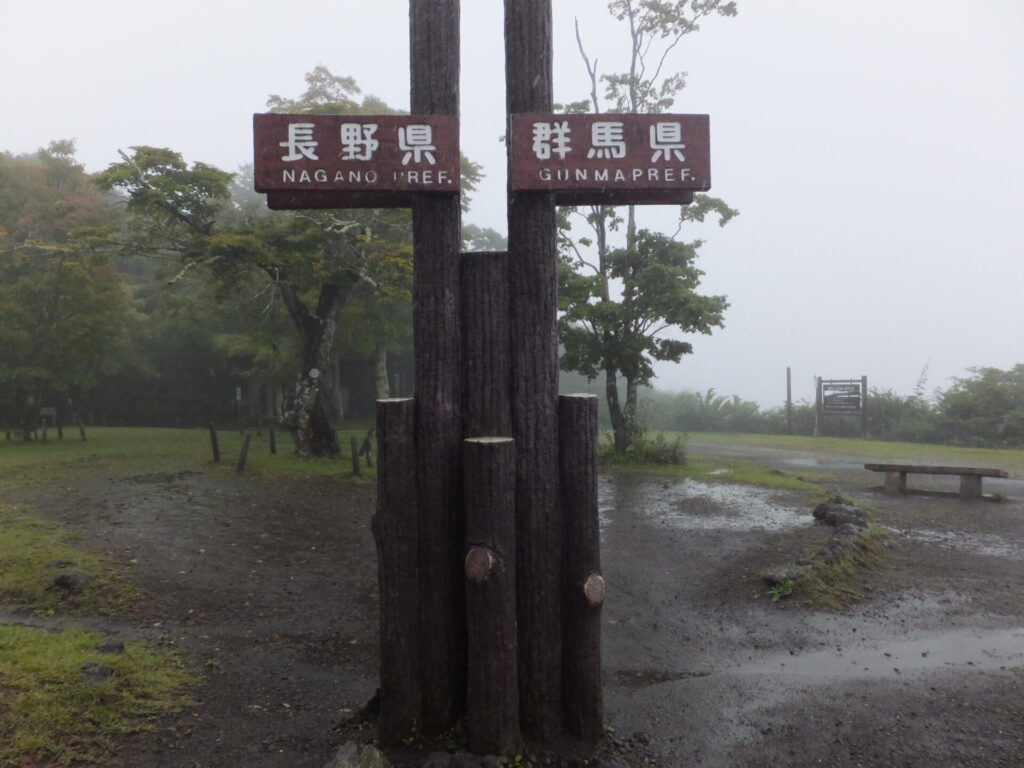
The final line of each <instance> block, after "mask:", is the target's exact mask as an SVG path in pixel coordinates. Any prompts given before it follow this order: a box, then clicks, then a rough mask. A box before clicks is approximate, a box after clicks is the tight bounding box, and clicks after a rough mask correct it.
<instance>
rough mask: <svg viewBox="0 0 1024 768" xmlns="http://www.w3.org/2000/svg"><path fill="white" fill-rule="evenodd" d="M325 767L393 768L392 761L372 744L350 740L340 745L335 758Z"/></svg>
mask: <svg viewBox="0 0 1024 768" xmlns="http://www.w3.org/2000/svg"><path fill="white" fill-rule="evenodd" d="M324 768H391V761H390V760H388V759H387V757H385V756H384V753H383V752H381V751H380V750H379V749H377V748H376V747H374V746H373V745H371V744H356V743H355V742H354V741H349V742H347V743H345V744H343V745H342V746H340V747H338V751H337V752H336V753H335V754H334V758H333V759H332V760H331V761H330V762H329V763H327V765H325V766H324Z"/></svg>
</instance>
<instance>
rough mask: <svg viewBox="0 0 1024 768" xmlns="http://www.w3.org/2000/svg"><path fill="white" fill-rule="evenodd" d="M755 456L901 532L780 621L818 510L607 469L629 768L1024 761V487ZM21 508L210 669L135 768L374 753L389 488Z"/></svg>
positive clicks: (92, 486) (69, 487) (107, 495)
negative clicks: (383, 501)
mask: <svg viewBox="0 0 1024 768" xmlns="http://www.w3.org/2000/svg"><path fill="white" fill-rule="evenodd" d="M694 442H695V441H692V440H691V449H692V450H696V451H701V452H709V453H710V452H713V450H712V449H710V448H709V449H705V448H703V447H699V446H697V445H695V444H694ZM730 450H731V449H730ZM742 453H743V456H742V457H743V458H753V459H755V460H758V459H760V460H761V462H762V463H765V464H768V465H769V466H775V467H777V468H779V469H781V470H782V471H787V472H790V473H792V474H799V473H800V472H804V471H812V470H813V471H814V472H817V473H820V474H821V475H822V476H825V475H827V476H828V477H829V482H830V483H831V484H832V485H833V486H834V487H835V488H836V489H837V490H843V491H845V492H847V493H851V494H853V495H854V496H856V497H857V498H859V499H861V500H862V501H865V502H867V503H869V504H870V505H871V507H872V509H873V510H874V515H875V518H876V520H877V521H878V522H879V523H881V524H883V525H885V526H887V527H888V528H889V529H890V535H889V536H888V537H887V543H886V547H885V551H884V556H883V559H882V562H881V564H880V565H879V566H878V567H876V568H874V569H871V570H870V571H868V572H865V573H863V574H861V575H860V576H859V577H858V578H857V580H856V583H855V584H854V585H853V586H854V587H855V588H856V589H857V591H858V592H859V593H860V594H861V595H862V599H861V600H859V601H856V602H853V603H851V604H850V605H849V606H847V607H845V608H842V609H839V610H835V609H824V608H821V607H815V606H813V605H810V604H808V603H806V602H804V601H801V600H799V599H796V600H788V601H783V602H780V603H772V602H771V601H770V600H769V598H768V595H767V591H766V588H765V586H764V584H763V583H762V581H761V578H760V575H759V574H760V572H761V571H762V570H764V569H766V568H770V567H773V566H776V565H779V564H782V563H786V562H790V561H793V560H795V559H797V558H799V557H801V556H803V555H805V554H806V553H807V552H808V551H813V550H814V549H816V548H817V547H819V546H820V545H821V543H822V542H823V541H824V540H825V539H826V538H827V536H828V533H829V531H828V530H827V529H825V528H823V527H820V526H818V525H815V524H814V522H813V519H812V517H811V514H810V513H811V509H810V505H809V504H808V502H807V500H806V499H804V498H801V497H800V496H799V495H796V494H791V493H778V492H763V491H757V490H751V489H749V488H743V487H738V486H730V485H728V484H724V485H720V484H717V483H715V484H711V485H708V484H699V483H692V482H681V481H666V480H664V479H661V478H641V477H638V476H635V475H628V474H605V475H604V476H603V477H602V479H601V501H600V506H601V515H602V540H603V569H604V572H605V576H606V580H607V582H608V585H609V592H608V599H607V603H606V607H605V611H604V666H605V672H606V684H605V696H606V710H607V720H608V722H609V724H610V725H611V726H613V727H614V728H615V729H616V734H617V735H618V736H619V737H621V738H624V739H628V738H629V737H631V736H634V735H636V736H637V741H636V743H637V744H639V745H642V746H641V747H638V749H637V752H636V755H635V756H634V757H635V758H636V760H638V761H639V760H642V759H647V760H649V761H650V764H656V765H662V766H669V767H674V766H680V767H682V766H691V765H692V766H709V767H711V766H722V767H723V768H724V767H725V766H730V767H731V766H806V765H818V764H820V765H829V766H857V765H865V766H867V765H872V766H875V765H900V766H921V767H922V768H924V766H929V768H931V766H936V765H941V766H976V765H986V766H987V765H994V766H1000V765H1005V766H1020V765H1022V764H1024V758H1022V756H1024V685H1022V683H1024V672H1022V669H1024V563H1022V559H1021V542H1022V541H1024V536H1022V534H1024V488H1022V487H1020V486H1021V484H1020V482H1019V481H1016V480H1012V479H1011V480H1009V481H1000V482H1003V483H1005V484H1006V485H1005V486H1003V487H1005V488H1006V489H1007V490H1006V492H1007V493H1008V495H1010V496H1011V500H1010V501H1009V502H1006V503H1002V504H995V503H992V502H985V501H981V502H962V501H960V500H958V499H948V498H939V497H901V498H898V499H894V498H892V497H886V496H884V494H881V493H880V492H878V491H877V490H873V488H874V487H875V486H877V478H876V477H875V476H873V475H871V474H870V473H866V472H864V470H863V469H862V468H860V467H859V465H858V463H857V462H856V461H855V460H846V459H841V460H838V461H831V462H829V461H822V460H821V459H820V458H819V457H807V456H804V455H801V454H799V453H796V452H785V451H770V452H763V455H762V454H761V453H759V452H758V451H757V450H756V449H748V450H746V451H743V452H742ZM1018 488H1019V490H1018ZM990 490H995V488H994V486H993V487H991V488H990V487H989V486H986V491H990ZM4 501H14V502H17V503H21V504H23V505H25V506H26V507H28V508H30V509H31V510H32V511H34V512H36V513H38V514H41V515H43V516H45V517H48V518H51V519H54V520H57V521H60V522H62V523H65V524H66V525H67V526H68V527H69V528H70V529H71V530H72V531H74V532H75V533H76V535H78V536H79V537H80V538H81V540H82V542H83V544H84V545H86V546H88V547H91V548H97V549H102V550H104V551H107V552H109V553H110V554H111V555H112V556H113V557H114V558H115V559H118V560H120V561H121V562H123V563H124V564H125V567H126V568H129V569H130V570H131V571H132V574H133V578H134V579H135V580H136V582H137V583H138V584H139V585H140V587H142V589H144V590H145V591H146V592H148V593H149V594H150V596H151V597H150V599H149V600H148V601H147V603H146V604H145V605H144V607H143V608H142V610H141V613H140V614H139V615H138V616H134V617H131V618H130V620H128V621H127V622H125V623H124V624H123V625H122V626H120V627H119V628H118V629H119V631H121V632H127V633H132V632H134V633H136V634H137V636H139V637H142V638H145V639H148V640H150V641H152V642H155V643H161V644H164V645H168V646H170V645H173V646H174V647H178V648H181V649H182V650H183V651H184V652H185V653H186V654H188V655H189V656H190V657H191V658H192V659H193V660H194V661H195V663H196V665H197V666H198V667H199V668H200V669H202V670H203V671H204V673H205V674H206V683H205V686H204V688H203V690H202V691H201V692H200V698H201V700H202V703H201V704H200V706H199V707H197V709H196V710H195V711H194V712H192V713H189V715H188V716H187V717H185V718H182V719H181V720H180V721H178V722H177V723H175V724H173V727H172V728H171V729H169V730H167V731H164V732H163V733H161V734H159V735H155V736H154V735H150V736H144V737H141V738H137V739H134V740H132V741H130V742H128V743H126V744H125V745H123V746H122V748H121V749H120V750H119V751H118V753H117V755H116V756H115V757H116V758H117V759H118V760H120V762H121V764H122V765H125V766H130V767H132V768H150V767H151V766H152V767H156V766H160V767H161V768H164V767H166V768H179V767H180V768H186V767H187V768H205V767H207V766H209V767H210V768H213V767H214V766H217V768H220V766H224V765H234V764H244V765H246V766H251V767H253V768H263V767H267V768H270V767H275V768H276V767H277V766H280V767H281V768H285V767H286V766H287V768H303V767H305V766H311V767H313V768H319V766H322V765H323V764H324V763H325V762H326V760H327V758H328V757H329V755H330V754H331V753H332V752H333V750H334V748H335V747H336V746H337V745H338V744H339V743H340V742H341V741H343V740H345V739H346V738H350V737H353V736H360V735H361V736H362V737H364V738H369V737H370V736H371V735H372V733H371V731H370V730H369V729H366V728H364V729H362V730H360V729H359V728H357V727H353V726H347V727H345V728H343V729H341V730H337V729H336V726H337V725H338V724H339V722H341V721H342V720H344V719H346V718H348V717H349V716H350V715H351V714H352V712H353V711H354V710H356V709H358V708H359V707H360V706H361V705H362V704H363V703H365V702H366V700H367V699H368V698H369V696H370V695H371V694H372V692H373V690H374V688H375V676H376V632H377V625H376V621H377V619H376V601H377V594H376V557H375V552H374V547H373V541H372V537H371V534H370V530H369V522H370V515H371V514H372V510H373V488H372V486H370V485H362V486H352V485H343V484H333V483H330V482H329V481H323V480H317V481H311V482H307V483H288V484H280V485H275V484H267V483H260V482H257V481H252V480H247V479H245V478H234V477H224V476H222V475H213V474H208V473H204V472H202V471H201V470H200V469H190V470H183V471H182V472H180V473H172V474H164V475H137V476H133V477H101V478H93V479H90V480H84V481H78V482H75V483H71V484H64V485H62V486H61V487H52V488H37V489H32V490H23V491H19V492H15V493H12V494H7V496H6V497H5V499H4ZM133 561H134V562H133Z"/></svg>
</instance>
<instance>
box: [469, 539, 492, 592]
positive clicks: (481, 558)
mask: <svg viewBox="0 0 1024 768" xmlns="http://www.w3.org/2000/svg"><path fill="white" fill-rule="evenodd" d="M497 563H498V558H497V556H496V555H495V554H494V553H493V552H492V551H491V550H489V549H488V548H487V547H472V548H471V549H470V550H469V552H468V553H467V554H466V578H467V579H468V580H469V581H470V582H471V583H472V584H481V583H483V582H485V581H487V579H488V578H490V575H491V572H492V571H493V570H494V566H495V565H497Z"/></svg>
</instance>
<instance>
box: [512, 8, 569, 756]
mask: <svg viewBox="0 0 1024 768" xmlns="http://www.w3.org/2000/svg"><path fill="white" fill-rule="evenodd" d="M505 80H506V99H507V109H508V113H509V114H513V113H523V112H551V111H552V47H551V2H550V0H505ZM508 249H509V286H510V293H509V302H510V307H511V321H510V328H511V338H512V403H513V406H512V422H513V430H512V436H513V437H514V438H515V441H516V454H517V462H516V516H517V525H518V531H517V533H518V538H519V559H518V563H517V566H518V579H519V592H518V594H519V684H520V703H521V715H522V724H523V729H524V731H525V732H526V734H527V735H529V736H532V737H534V738H538V739H545V738H548V737H549V736H552V735H553V734H554V733H556V732H557V731H558V730H560V728H561V667H562V648H561V643H562V638H561V615H560V614H561V605H560V604H561V591H560V589H561V577H560V566H561V539H562V525H561V518H560V516H559V512H558V442H557V432H556V429H557V415H556V411H557V402H556V401H557V396H558V334H557V326H556V312H557V295H558V275H557V242H556V225H555V207H554V200H553V197H552V196H551V195H550V194H546V193H534V192H519V193H516V194H514V195H511V196H510V198H509V206H508Z"/></svg>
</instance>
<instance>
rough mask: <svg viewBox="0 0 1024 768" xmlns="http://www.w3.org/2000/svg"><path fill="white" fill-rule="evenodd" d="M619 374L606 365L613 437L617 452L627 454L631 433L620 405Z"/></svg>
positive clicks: (605, 392) (605, 388)
mask: <svg viewBox="0 0 1024 768" xmlns="http://www.w3.org/2000/svg"><path fill="white" fill-rule="evenodd" d="M617 374H618V372H617V371H616V370H615V368H614V366H611V365H605V369H604V395H605V399H606V400H607V401H608V416H609V418H610V419H611V422H612V437H613V438H614V440H615V452H616V453H625V452H626V449H627V448H629V441H630V433H629V430H628V429H627V427H626V419H625V416H624V414H623V413H622V405H621V404H620V403H619V381H618V375H617Z"/></svg>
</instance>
